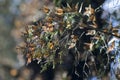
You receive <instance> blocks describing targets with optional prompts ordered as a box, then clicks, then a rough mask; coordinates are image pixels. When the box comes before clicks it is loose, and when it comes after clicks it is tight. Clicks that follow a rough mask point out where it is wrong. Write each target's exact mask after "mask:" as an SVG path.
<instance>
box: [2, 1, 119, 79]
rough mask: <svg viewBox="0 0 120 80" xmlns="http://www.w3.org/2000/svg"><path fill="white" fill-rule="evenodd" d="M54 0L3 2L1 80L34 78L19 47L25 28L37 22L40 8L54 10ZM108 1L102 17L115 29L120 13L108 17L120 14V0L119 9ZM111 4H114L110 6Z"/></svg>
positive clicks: (21, 43) (104, 6)
mask: <svg viewBox="0 0 120 80" xmlns="http://www.w3.org/2000/svg"><path fill="white" fill-rule="evenodd" d="M52 1H53V0H0V80H30V76H31V75H33V73H32V70H30V69H28V68H26V67H24V65H25V61H24V56H23V55H22V54H21V52H20V51H19V49H17V48H18V47H19V46H22V45H24V43H23V41H22V38H21V34H22V32H24V27H25V26H26V25H27V24H29V23H30V22H32V21H37V20H38V19H39V18H40V17H41V16H42V12H41V11H40V8H41V7H42V6H43V5H47V6H48V7H53V6H54V5H53V3H52ZM56 1H57V0H56ZM108 1H109V0H106V2H105V3H104V5H103V9H104V10H105V12H104V13H103V16H102V17H103V18H106V19H108V20H111V21H113V23H114V26H116V25H119V22H118V21H117V20H116V18H120V16H119V14H117V15H118V16H117V17H115V16H112V17H111V18H108V17H105V16H106V15H108V14H112V13H113V12H114V9H115V10H117V13H119V11H120V10H118V8H119V9H120V1H119V0H116V1H117V6H116V7H114V5H113V3H114V4H115V2H113V3H110V2H108ZM111 1H112V0H111ZM113 1H115V0H113ZM108 3H109V4H112V5H109V6H107V5H108ZM112 8H113V9H112ZM110 10H112V11H110ZM38 72H39V71H38ZM62 76H66V73H65V72H64V74H63V75H62ZM58 77H60V76H57V78H58ZM35 80H42V76H41V75H37V76H36V77H35ZM55 80H58V79H55ZM59 80H61V79H59ZM67 80H69V79H67Z"/></svg>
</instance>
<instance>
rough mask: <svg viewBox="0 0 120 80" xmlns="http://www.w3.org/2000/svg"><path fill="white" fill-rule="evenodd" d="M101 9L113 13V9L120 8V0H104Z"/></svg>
mask: <svg viewBox="0 0 120 80" xmlns="http://www.w3.org/2000/svg"><path fill="white" fill-rule="evenodd" d="M103 9H104V10H106V11H108V12H109V13H113V12H114V11H115V10H118V9H120V0H106V1H105V3H104V4H103Z"/></svg>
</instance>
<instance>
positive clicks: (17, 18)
mask: <svg viewBox="0 0 120 80" xmlns="http://www.w3.org/2000/svg"><path fill="white" fill-rule="evenodd" d="M43 5H52V3H51V0H0V80H30V79H29V78H28V76H29V75H30V70H29V69H27V68H25V67H23V66H24V65H25V61H24V59H23V55H22V54H21V52H20V51H19V49H17V48H18V47H19V46H22V45H24V43H23V42H22V39H21V32H24V27H25V26H26V25H27V24H29V23H30V22H32V21H36V20H37V19H38V18H40V16H41V15H42V13H41V11H40V10H39V9H40V8H41V7H42V6H43ZM24 71H27V72H24ZM26 73H27V74H26ZM36 80H38V79H36ZM39 80H40V79H39Z"/></svg>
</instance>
